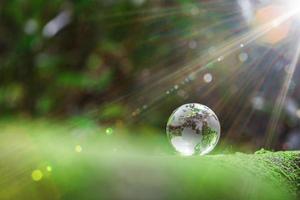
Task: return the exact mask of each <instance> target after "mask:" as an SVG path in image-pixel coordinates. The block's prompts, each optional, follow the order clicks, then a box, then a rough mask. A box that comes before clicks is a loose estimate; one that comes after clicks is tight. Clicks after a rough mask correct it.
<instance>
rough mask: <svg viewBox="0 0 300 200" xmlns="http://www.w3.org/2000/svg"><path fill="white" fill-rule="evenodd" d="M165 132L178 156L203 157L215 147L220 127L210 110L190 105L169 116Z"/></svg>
mask: <svg viewBox="0 0 300 200" xmlns="http://www.w3.org/2000/svg"><path fill="white" fill-rule="evenodd" d="M166 131H167V136H168V139H169V141H170V143H171V144H172V146H173V147H174V149H175V150H176V151H177V152H179V153H180V154H182V155H205V154H207V153H209V152H210V151H212V150H213V149H214V148H215V146H216V145H217V143H218V140H219V138H220V132H221V127H220V123H219V120H218V118H217V116H216V114H215V113H214V112H213V111H212V110H211V109H210V108H208V107H207V106H204V105H201V104H198V103H190V104H185V105H182V106H180V107H179V108H177V109H176V110H175V111H174V112H173V113H172V114H171V116H170V118H169V120H168V123H167V130H166Z"/></svg>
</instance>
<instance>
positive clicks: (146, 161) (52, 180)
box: [0, 121, 300, 200]
mask: <svg viewBox="0 0 300 200" xmlns="http://www.w3.org/2000/svg"><path fill="white" fill-rule="evenodd" d="M0 128H1V130H2V131H1V134H0V148H1V156H0V174H1V180H0V188H1V190H0V199H31V200H35V199H51V200H55V199H70V200H76V199H108V198H109V199H185V198H189V199H296V198H297V197H296V192H297V190H298V189H299V182H300V181H299V177H300V176H299V173H300V170H299V154H300V153H299V152H277V153H274V152H268V151H258V152H257V153H255V154H243V153H235V154H229V155H223V154H217V155H208V156H191V157H182V156H179V155H174V154H170V151H169V146H168V142H167V141H166V138H165V135H162V136H161V137H160V136H155V135H153V134H151V130H149V129H145V130H138V131H141V133H143V134H141V135H142V136H139V135H138V134H133V135H135V136H134V137H132V136H129V135H130V134H128V133H127V132H128V130H127V131H126V130H125V128H124V127H120V128H113V129H111V130H113V131H111V134H106V131H105V130H106V127H96V126H92V125H91V124H89V125H88V126H81V127H75V128H74V126H73V127H70V126H67V125H65V124H59V123H54V122H47V121H35V122H31V121H14V122H12V121H2V122H0ZM131 135H132V133H131Z"/></svg>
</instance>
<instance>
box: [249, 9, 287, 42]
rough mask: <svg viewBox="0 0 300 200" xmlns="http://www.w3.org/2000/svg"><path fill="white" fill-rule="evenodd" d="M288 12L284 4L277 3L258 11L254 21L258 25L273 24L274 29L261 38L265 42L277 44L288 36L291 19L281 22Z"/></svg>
mask: <svg viewBox="0 0 300 200" xmlns="http://www.w3.org/2000/svg"><path fill="white" fill-rule="evenodd" d="M286 14H287V12H286V10H284V8H283V7H282V6H276V5H271V6H267V7H264V8H261V9H259V10H258V11H257V12H256V14H255V22H254V25H255V26H256V27H258V26H262V25H266V24H270V25H271V26H272V29H271V30H270V31H268V32H267V33H266V34H265V35H264V36H263V37H261V38H260V39H261V40H262V41H263V42H267V43H270V44H276V43H278V42H280V41H282V40H283V39H285V38H286V37H287V36H288V34H289V31H290V28H291V20H289V19H287V20H285V21H282V22H281V20H282V18H283V17H284V16H285V15H286ZM277 21H278V24H277Z"/></svg>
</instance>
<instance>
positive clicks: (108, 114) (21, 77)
mask: <svg viewBox="0 0 300 200" xmlns="http://www.w3.org/2000/svg"><path fill="white" fill-rule="evenodd" d="M220 2H221V1H216V0H212V1H209V0H202V1H195V0H194V1H193V0H151V1H146V0H120V1H115V0H76V1H75V0H74V1H71V0H69V1H63V0H53V1H43V0H30V1H29V0H9V1H1V2H0V113H1V116H2V118H4V119H5V118H8V117H12V118H40V117H42V118H48V119H58V120H61V119H64V120H66V119H67V120H68V119H83V120H84V121H85V122H91V123H96V124H98V125H100V126H101V125H105V126H106V125H108V126H111V127H114V126H118V127H124V128H130V127H131V128H133V130H137V128H138V127H148V128H151V129H155V130H159V131H158V132H159V134H165V133H164V130H165V125H166V122H167V119H168V117H169V116H170V114H171V112H172V111H173V110H174V109H175V108H177V107H178V106H180V105H182V104H184V103H190V102H197V103H201V104H205V105H207V106H209V107H210V108H212V109H213V110H214V111H215V113H216V114H217V116H218V117H219V120H220V122H221V126H222V136H221V141H226V142H227V143H229V144H233V145H238V146H243V148H245V149H247V150H255V149H257V148H259V147H263V146H264V144H265V137H266V133H267V132H268V130H269V126H270V125H269V124H270V121H272V120H273V122H274V119H273V118H272V116H273V117H274V115H276V113H275V114H274V112H273V111H274V109H276V98H277V97H278V95H279V94H280V90H281V86H282V84H283V82H284V75H285V74H286V73H287V71H288V70H287V68H286V66H287V65H288V64H289V63H290V62H291V59H290V58H289V54H290V53H291V52H290V51H292V52H294V49H295V48H294V47H293V48H290V46H291V45H292V46H294V45H293V44H294V43H295V41H293V40H290V39H288V38H284V39H283V40H280V41H279V42H278V41H276V44H275V42H273V41H272V42H271V43H272V44H271V46H270V44H267V43H266V42H265V43H264V42H261V43H259V42H253V43H249V44H242V43H241V44H240V49H238V50H236V51H235V52H234V53H232V54H231V55H230V56H226V57H225V56H222V55H217V60H218V61H219V62H217V63H213V64H212V65H213V66H209V67H207V68H205V69H203V71H202V72H201V73H198V74H197V76H196V77H191V76H189V74H190V72H189V73H187V72H186V71H183V72H182V71H181V69H182V67H183V66H189V65H192V64H191V63H193V64H194V63H196V64H195V66H198V67H199V68H201V67H202V66H204V65H206V64H207V62H206V61H205V62H206V63H205V64H203V63H204V61H203V60H205V58H206V57H210V56H211V57H213V56H214V55H215V54H214V52H216V51H218V46H219V45H221V44H223V43H224V42H226V41H229V40H230V39H232V38H235V37H237V36H239V35H242V34H244V33H245V32H247V31H249V30H250V29H251V26H252V25H251V24H252V23H249V21H247V20H249V19H246V18H245V15H243V14H241V13H242V11H243V4H242V3H241V2H246V0H245V1H236V0H228V1H222V3H220ZM247 2H248V1H247ZM256 3H257V4H256V6H257V7H261V6H263V5H265V4H264V2H263V1H257V2H256ZM253 13H254V14H252V15H255V12H253ZM249 15H250V17H251V16H252V15H251V13H250V14H249ZM247 16H248V15H247ZM247 16H246V17H247ZM248 17H249V16H248ZM297 25H299V24H297ZM292 33H295V31H294V32H292ZM287 49H289V50H290V51H289V50H287ZM299 74H300V71H299V70H298V69H296V72H295V75H294V78H293V80H292V82H291V84H290V87H289V92H288V96H287V98H286V100H285V101H284V104H283V107H282V112H280V113H281V114H280V116H279V117H278V119H275V122H276V129H275V132H276V135H277V136H278V137H277V139H276V141H275V144H274V145H273V146H272V148H275V149H299V148H300V129H299V128H300V127H299V119H300V110H299V109H300V107H299V105H300V104H299V103H300V87H299V81H300V80H299ZM132 134H142V133H139V131H136V132H135V133H132Z"/></svg>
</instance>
